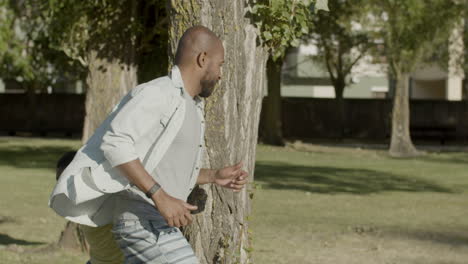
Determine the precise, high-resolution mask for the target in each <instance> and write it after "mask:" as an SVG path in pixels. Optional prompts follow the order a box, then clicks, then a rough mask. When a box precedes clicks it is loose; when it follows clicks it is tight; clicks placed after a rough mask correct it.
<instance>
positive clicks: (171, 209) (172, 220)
mask: <svg viewBox="0 0 468 264" xmlns="http://www.w3.org/2000/svg"><path fill="white" fill-rule="evenodd" d="M151 199H152V200H153V202H154V203H155V204H156V207H157V208H158V211H159V212H160V213H161V215H162V216H163V217H164V219H166V221H167V223H168V224H169V226H175V227H181V226H186V225H189V224H191V223H192V215H191V214H190V211H194V210H197V207H196V206H195V205H191V204H188V203H186V202H184V201H182V200H180V199H177V198H174V197H172V196H170V195H169V194H167V193H166V192H165V191H164V190H163V189H162V188H161V189H159V190H158V191H156V192H155V193H154V195H153V196H152V197H151Z"/></svg>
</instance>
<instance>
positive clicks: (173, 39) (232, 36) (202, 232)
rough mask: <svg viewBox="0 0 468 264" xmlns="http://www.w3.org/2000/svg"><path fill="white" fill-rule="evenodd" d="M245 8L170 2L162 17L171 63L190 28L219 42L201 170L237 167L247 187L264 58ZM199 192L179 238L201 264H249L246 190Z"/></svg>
mask: <svg viewBox="0 0 468 264" xmlns="http://www.w3.org/2000/svg"><path fill="white" fill-rule="evenodd" d="M246 4H247V3H246V1H243V0H232V1H217V0H201V1H198V2H194V1H189V0H183V1H180V0H172V1H170V3H169V10H168V11H169V14H170V23H171V24H170V27H169V28H170V31H169V39H170V54H171V56H170V57H171V59H172V58H173V57H174V52H175V50H176V47H177V42H178V40H179V38H180V37H181V36H182V33H183V32H184V31H185V30H186V29H187V28H189V27H190V26H193V25H198V24H201V25H204V26H206V27H208V28H210V29H212V30H213V31H214V32H215V33H216V34H217V35H218V36H220V38H221V40H222V41H223V45H224V48H225V65H224V66H223V77H222V80H221V82H220V84H219V85H218V87H217V89H216V90H215V92H214V94H213V95H212V96H211V97H210V98H208V99H207V100H206V106H205V115H206V134H205V135H206V136H205V138H206V146H207V153H206V155H205V166H207V167H211V168H220V167H222V166H225V165H227V164H232V163H234V162H237V161H243V163H244V168H245V169H246V170H247V171H248V172H249V173H250V179H249V180H250V181H252V180H253V171H254V164H255V150H256V145H257V133H258V122H259V116H260V108H261V103H262V96H263V94H262V92H263V89H264V87H265V85H266V80H265V67H266V59H267V53H266V52H265V50H264V49H263V48H262V47H260V46H257V41H258V39H257V34H256V29H255V27H254V26H253V25H252V24H251V20H250V19H249V18H247V17H246V14H245V10H246V8H248V6H246ZM200 188H202V189H203V190H204V192H206V194H207V200H206V204H205V206H204V207H205V209H204V211H203V212H202V213H201V214H199V215H197V216H196V217H195V219H194V222H193V223H192V224H191V225H190V226H187V227H186V228H184V234H185V235H186V237H187V238H188V239H189V241H190V243H191V244H192V246H193V248H194V250H195V253H196V255H197V256H198V258H199V259H200V261H201V263H249V261H250V260H249V259H250V256H249V252H250V250H251V245H250V240H249V232H248V229H249V223H248V215H249V212H250V196H249V192H248V190H244V191H242V192H241V193H239V194H235V193H233V192H231V191H229V190H225V189H223V188H218V187H217V186H202V187H200ZM200 192H201V193H203V191H200ZM193 199H195V200H196V199H197V197H194V198H193Z"/></svg>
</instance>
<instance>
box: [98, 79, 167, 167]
mask: <svg viewBox="0 0 468 264" xmlns="http://www.w3.org/2000/svg"><path fill="white" fill-rule="evenodd" d="M158 91H159V89H158V87H154V86H150V87H143V88H142V89H141V90H139V91H138V92H137V93H135V94H134V95H133V97H131V98H130V100H128V101H127V102H126V103H125V104H124V105H123V106H122V107H120V108H118V109H117V110H116V111H115V112H116V113H115V116H114V118H113V119H112V120H111V121H110V125H109V129H108V130H107V131H106V132H105V133H104V136H103V139H102V144H101V147H100V148H101V150H102V151H103V153H104V156H105V157H106V159H107V160H108V161H109V163H110V165H111V166H112V167H115V166H118V165H120V164H123V163H126V162H129V161H133V160H136V159H138V158H139V156H138V153H137V151H136V149H135V142H137V141H138V140H139V139H140V138H141V137H142V136H144V135H145V134H147V133H148V132H150V131H151V130H152V129H154V128H155V127H156V126H157V125H158V124H159V121H160V118H161V114H162V111H163V109H164V101H165V100H164V99H163V98H162V94H161V93H159V92H158Z"/></svg>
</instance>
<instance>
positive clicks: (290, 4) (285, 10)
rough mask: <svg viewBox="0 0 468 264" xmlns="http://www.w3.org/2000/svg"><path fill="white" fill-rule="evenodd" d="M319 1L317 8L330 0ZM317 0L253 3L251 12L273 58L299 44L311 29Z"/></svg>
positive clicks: (282, 54) (263, 0) (282, 55)
mask: <svg viewBox="0 0 468 264" xmlns="http://www.w3.org/2000/svg"><path fill="white" fill-rule="evenodd" d="M316 2H317V4H316V7H317V8H324V7H326V3H327V1H323V0H318V1H316ZM314 4H315V2H314V3H309V2H308V1H304V0H261V1H258V2H257V3H256V4H254V5H252V7H251V8H250V11H249V13H250V15H251V17H252V19H253V22H254V23H255V25H256V27H257V28H258V29H259V37H260V40H261V42H262V44H263V45H264V46H265V47H266V48H267V49H268V51H269V52H270V55H271V56H272V58H273V60H275V61H276V60H278V59H279V58H282V57H284V54H285V51H286V49H287V48H288V47H290V46H293V47H297V46H299V44H300V39H301V37H302V36H304V35H305V34H308V33H309V30H310V26H309V23H308V21H309V19H310V17H311V13H312V11H313V9H314Z"/></svg>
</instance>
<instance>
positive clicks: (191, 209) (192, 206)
mask: <svg viewBox="0 0 468 264" xmlns="http://www.w3.org/2000/svg"><path fill="white" fill-rule="evenodd" d="M184 206H185V208H187V209H188V210H190V211H195V210H197V209H198V207H197V206H195V205H191V204H189V203H184Z"/></svg>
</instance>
